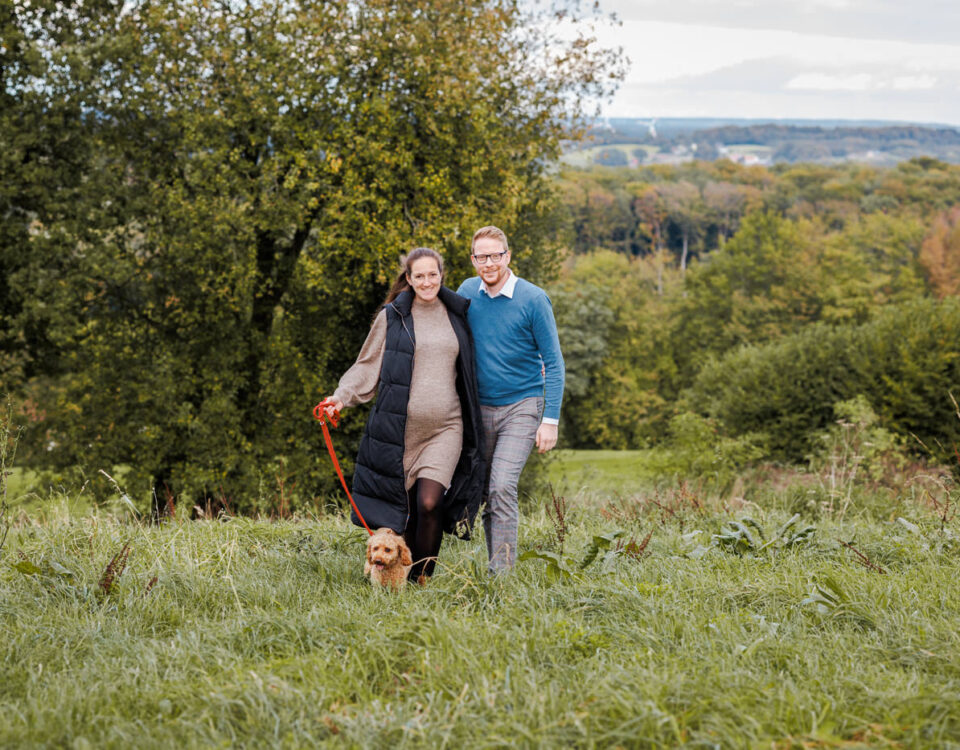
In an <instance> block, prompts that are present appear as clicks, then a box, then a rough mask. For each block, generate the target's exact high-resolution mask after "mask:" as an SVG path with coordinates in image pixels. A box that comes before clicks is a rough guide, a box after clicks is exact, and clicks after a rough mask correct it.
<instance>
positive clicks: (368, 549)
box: [367, 537, 373, 562]
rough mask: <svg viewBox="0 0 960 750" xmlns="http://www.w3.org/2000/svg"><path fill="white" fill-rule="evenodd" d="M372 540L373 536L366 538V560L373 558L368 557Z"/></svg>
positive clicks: (369, 560)
mask: <svg viewBox="0 0 960 750" xmlns="http://www.w3.org/2000/svg"><path fill="white" fill-rule="evenodd" d="M372 542H373V537H370V538H369V539H368V540H367V562H373V560H372V559H371V557H370V549H371V547H373V544H372Z"/></svg>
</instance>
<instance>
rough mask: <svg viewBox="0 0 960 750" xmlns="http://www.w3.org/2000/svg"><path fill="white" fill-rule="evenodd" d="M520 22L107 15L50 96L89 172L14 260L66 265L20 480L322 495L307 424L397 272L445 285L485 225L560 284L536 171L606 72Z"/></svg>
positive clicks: (418, 15) (280, 8) (342, 7)
mask: <svg viewBox="0 0 960 750" xmlns="http://www.w3.org/2000/svg"><path fill="white" fill-rule="evenodd" d="M87 11H88V9H87V7H86V6H78V8H77V9H76V12H77V13H84V12H87ZM537 12H538V11H536V10H533V11H531V10H530V9H529V8H528V7H527V6H525V5H521V4H519V3H515V2H510V1H509V0H475V1H474V2H467V3H464V2H461V1H460V0H440V1H439V2H437V1H436V0H433V1H432V2H426V0H424V2H403V3H400V2H388V1H387V0H366V1H365V2H360V3H357V2H353V1H352V0H349V1H348V0H343V1H342V2H326V1H325V2H320V0H300V1H299V2H285V1H282V0H272V1H271V2H264V3H257V4H241V5H237V4H222V3H211V2H208V1H207V0H194V1H193V2H189V3H178V2H172V1H165V0H158V1H155V2H142V3H137V4H134V5H132V6H130V7H128V8H126V9H125V12H124V13H122V14H119V15H115V16H111V17H110V18H109V20H110V24H109V27H108V28H106V29H104V30H103V33H102V34H101V35H100V36H99V38H98V39H97V40H96V42H97V44H96V47H97V55H96V57H95V58H93V59H91V60H90V64H89V65H88V67H87V68H86V69H85V71H86V72H85V74H84V77H83V79H82V80H79V81H77V80H75V79H74V76H75V69H74V68H72V67H70V66H64V67H63V68H61V69H58V70H56V71H52V72H48V74H49V76H50V78H51V81H50V83H49V85H50V86H51V87H52V90H55V89H56V88H57V87H58V86H66V85H74V86H77V87H78V88H79V89H80V90H81V91H82V92H83V95H84V97H86V98H85V99H84V101H85V102H86V104H85V109H84V117H85V118H86V119H87V125H88V127H89V128H90V131H91V132H90V134H88V135H87V136H85V138H86V139H87V140H85V144H92V149H93V151H94V152H95V153H96V160H95V163H94V166H95V169H94V170H93V171H92V172H91V173H90V175H89V180H88V181H87V182H85V183H84V190H83V192H82V194H81V195H79V196H78V198H77V200H76V202H75V205H74V209H73V211H72V213H71V214H70V215H68V216H66V217H57V216H51V217H50V218H49V220H48V221H47V222H45V223H44V224H43V226H42V227H41V228H39V229H38V231H36V232H35V233H34V234H33V235H32V236H31V238H30V242H29V244H28V246H27V247H25V248H23V249H22V252H30V253H35V254H36V256H37V257H41V258H53V257H55V256H56V257H59V258H60V264H59V266H57V267H52V268H50V269H49V270H46V271H44V275H43V280H44V284H45V286H43V288H44V289H46V290H48V292H49V294H48V296H47V297H46V300H45V301H46V302H47V303H48V304H50V305H52V306H53V307H55V308H56V309H57V310H58V311H60V312H59V319H58V321H57V326H56V330H55V335H56V340H57V344H58V347H59V349H60V352H61V358H62V360H63V363H64V370H65V372H64V374H63V375H62V376H61V377H59V378H58V379H56V381H53V382H51V383H49V384H48V385H47V387H46V391H45V394H46V395H45V398H46V399H47V400H48V401H49V402H50V403H51V405H53V406H55V408H54V409H52V414H51V416H50V417H49V419H48V420H47V422H46V424H45V425H44V426H45V428H46V430H47V433H46V434H47V435H48V436H49V438H50V440H51V442H52V446H53V450H49V451H42V452H41V451H36V452H35V454H34V459H35V460H42V461H43V462H44V463H46V464H47V465H49V466H52V467H57V468H61V469H62V468H67V467H77V468H79V469H81V470H85V471H87V472H90V471H92V470H94V469H96V468H101V467H102V468H107V467H112V466H116V465H126V466H127V467H128V472H127V475H126V480H127V481H128V482H129V483H130V486H131V488H132V489H136V490H138V491H140V490H143V489H147V488H154V489H155V490H156V491H157V492H158V493H159V494H160V497H159V498H158V504H159V505H162V503H163V497H162V496H163V494H165V493H166V492H167V491H169V492H171V493H175V494H179V493H183V492H185V493H187V494H188V495H189V496H191V497H194V498H198V499H199V498H202V497H207V498H209V497H211V496H213V495H215V496H217V497H218V498H220V500H222V501H223V502H225V503H227V504H230V505H232V506H233V507H234V508H236V507H237V506H238V505H241V506H242V505H243V504H246V507H248V508H249V507H251V506H250V505H249V503H250V502H251V498H253V499H256V498H258V497H260V498H263V497H265V496H270V495H272V494H273V492H274V485H275V484H276V483H278V482H284V483H285V486H287V487H289V486H290V484H291V483H292V482H296V483H298V485H299V487H300V492H301V493H302V495H303V496H305V497H309V496H310V495H311V494H312V493H314V492H316V491H318V490H319V489H321V488H322V487H323V486H325V485H324V483H323V482H322V481H321V478H320V472H322V473H323V474H327V473H328V472H327V467H326V466H325V465H323V464H319V463H318V456H319V454H320V453H321V450H322V448H321V445H322V442H320V441H319V439H318V435H317V430H316V428H315V426H314V425H313V424H312V423H311V418H310V414H309V410H310V407H311V406H312V404H313V403H315V402H316V401H317V400H318V399H319V398H320V397H321V396H322V395H324V394H325V393H327V392H329V391H330V390H331V389H332V387H333V385H334V384H335V381H336V378H337V377H338V376H339V374H340V373H341V372H342V371H343V369H345V367H346V366H347V364H348V363H349V361H350V359H351V358H352V356H353V355H354V354H355V352H356V350H357V349H358V347H359V343H360V341H362V338H363V336H364V335H365V333H366V330H367V328H368V325H369V322H370V319H371V317H372V315H373V313H374V311H375V309H376V305H377V302H378V300H379V298H380V296H381V295H382V293H383V291H384V290H385V287H386V285H387V284H388V282H389V281H390V280H391V278H392V276H393V275H394V274H395V271H396V268H397V258H398V256H399V254H400V253H401V252H402V251H404V250H405V249H408V248H410V247H412V246H415V245H418V244H428V245H432V246H435V247H437V248H438V249H439V250H441V251H442V252H445V253H446V254H447V255H448V256H449V259H450V266H451V268H450V271H451V275H452V277H453V281H457V280H458V279H459V278H462V277H463V276H464V275H465V274H466V273H467V272H468V271H467V269H468V267H469V266H468V252H469V245H468V243H469V236H470V233H471V232H472V230H473V229H474V228H476V227H477V226H479V225H482V224H486V223H496V224H498V225H500V226H502V227H504V229H505V230H506V231H507V232H508V234H509V235H510V236H511V239H512V241H513V242H512V248H513V250H514V257H515V264H516V266H517V267H518V269H519V270H520V271H521V273H523V274H524V275H526V276H530V277H532V278H535V279H543V278H547V277H548V276H549V273H550V269H551V267H552V266H553V265H554V264H555V258H556V250H557V244H556V240H555V238H554V237H552V236H551V235H550V234H549V232H546V231H544V230H545V228H547V227H548V226H549V225H550V223H551V222H552V219H553V218H554V207H555V202H554V192H553V190H552V187H551V184H550V181H549V174H548V168H549V164H550V163H551V162H552V161H553V160H554V159H555V158H556V157H557V155H558V153H559V149H560V143H561V139H562V138H563V137H564V136H565V135H567V134H568V133H569V128H570V127H571V123H573V124H574V125H576V122H577V119H578V118H579V117H580V115H581V114H582V113H583V111H584V109H583V107H584V106H585V103H586V100H588V99H589V98H591V97H595V96H599V95H603V94H604V93H605V92H606V91H607V90H608V88H609V86H610V85H612V84H613V83H615V78H616V76H617V74H618V70H617V67H616V66H617V58H616V55H615V54H614V53H609V52H607V51H604V50H598V49H597V48H596V47H595V45H594V44H592V43H591V42H590V40H589V38H584V37H580V38H577V39H574V40H573V41H570V40H569V39H568V40H567V41H565V42H564V41H562V40H561V39H560V38H559V37H557V36H555V35H553V34H552V32H551V31H550V29H551V28H553V26H551V24H550V23H548V21H550V20H551V19H553V18H554V17H553V16H551V15H549V14H547V15H539V16H538V15H534V14H535V13H537ZM20 23H21V26H22V27H23V29H24V33H25V34H29V33H30V27H29V25H27V24H24V23H23V22H22V19H21V21H20ZM43 85H46V84H43ZM80 221H82V222H85V223H86V225H87V227H88V229H87V231H86V233H85V234H84V235H83V236H81V235H80V234H78V233H77V232H76V227H75V224H76V223H78V222H80ZM51 237H62V238H63V242H58V243H53V242H51V240H50V238H51ZM38 289H40V285H38V286H36V287H35V288H34V292H35V293H36V291H37V290H38ZM361 422H362V419H361V418H360V415H357V416H356V417H355V418H354V419H352V420H351V422H350V425H349V426H348V427H347V436H348V437H350V436H352V437H355V436H356V434H357V433H358V431H359V428H360V425H361ZM343 445H344V446H345V447H346V450H345V451H344V452H345V453H346V454H347V455H349V454H350V453H351V450H350V449H349V447H348V446H349V442H345V443H343ZM327 486H329V485H327Z"/></svg>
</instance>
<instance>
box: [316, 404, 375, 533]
mask: <svg viewBox="0 0 960 750" xmlns="http://www.w3.org/2000/svg"><path fill="white" fill-rule="evenodd" d="M328 406H333V401H331V400H330V399H329V398H325V399H324V400H323V401H321V402H320V403H319V404H317V405H316V406H315V407H313V416H314V418H315V419H316V420H317V421H318V422H319V423H320V426H321V427H322V428H323V439H324V440H325V441H326V443H327V452H328V453H329V454H330V460H331V461H333V468H334V469H336V470H337V476H338V477H340V484H342V485H343V491H344V492H346V493H347V497H348V498H350V505H352V506H353V511H354V513H356V514H357V518H359V519H360V523H362V524H363V528H365V529H366V530H367V533H368V534H369V535H370V536H373V532H372V531H371V530H370V527H369V526H367V522H366V521H364V520H363V516H361V515H360V509H359V508H358V507H357V504H356V503H355V502H353V495H351V494H350V489H349V488H348V487H347V480H346V479H344V478H343V471H342V470H341V469H340V462H339V461H338V460H337V452H336V451H335V450H334V449H333V441H332V440H331V439H330V430H329V429H327V420H328V419H329V420H330V424H332V425H333V426H334V427H336V426H337V425H339V424H340V412H339V411H334V412H333V416H329V417H328V416H327V412H326V411H324V409H325V408H326V407H328Z"/></svg>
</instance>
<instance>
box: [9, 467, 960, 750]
mask: <svg viewBox="0 0 960 750" xmlns="http://www.w3.org/2000/svg"><path fill="white" fill-rule="evenodd" d="M637 461H640V462H641V463H642V456H641V455H639V454H636V455H631V454H625V455H620V456H618V455H617V454H615V453H610V454H607V453H598V454H596V455H593V454H592V453H588V452H576V453H574V452H565V453H561V454H560V455H559V457H558V458H557V459H556V460H555V461H554V462H552V463H551V464H550V466H549V471H550V472H551V476H552V478H553V479H554V480H557V481H558V482H559V480H560V479H562V478H564V477H565V479H564V481H566V482H567V484H566V485H561V484H556V485H555V490H554V493H553V494H550V493H543V494H538V495H535V496H527V497H526V498H524V518H523V522H522V527H521V539H520V544H521V549H520V552H521V553H522V555H524V559H522V560H521V561H520V562H519V563H518V565H517V567H516V569H515V571H514V572H512V573H510V574H507V575H503V576H500V577H495V578H491V577H490V576H488V575H487V573H486V570H485V557H486V556H485V551H484V548H483V542H482V538H476V539H474V540H473V541H470V542H461V541H456V540H452V539H450V538H448V539H447V541H446V542H445V543H444V547H443V550H442V551H441V556H440V563H439V568H438V574H437V575H436V576H435V578H434V579H433V580H432V581H431V582H430V584H429V585H428V586H426V587H425V588H414V587H408V588H407V589H406V590H405V591H403V592H401V593H400V594H396V595H394V594H389V593H386V592H383V591H376V590H373V589H372V588H371V587H370V585H369V583H368V582H367V581H366V580H365V579H364V578H363V576H362V572H361V560H362V554H363V546H364V540H365V535H364V533H363V531H362V530H359V529H357V528H354V527H352V526H351V525H350V524H349V523H348V522H347V521H346V520H345V519H344V516H343V514H342V512H341V511H340V510H339V509H337V508H334V507H331V508H330V509H329V510H328V512H326V513H323V514H320V515H315V516H310V517H301V518H295V519H288V520H280V521H270V520H257V519H250V518H235V517H220V518H218V519H208V520H186V519H184V518H182V517H180V518H175V519H172V520H170V521H166V522H164V523H163V524H162V525H159V526H157V525H153V524H149V523H146V522H144V521H143V520H141V519H140V518H138V516H137V515H136V512H135V511H134V510H133V509H132V508H127V506H125V505H124V504H122V503H118V504H117V505H115V506H111V507H112V510H107V509H105V508H103V507H101V508H93V509H90V510H88V511H87V512H85V513H79V512H77V510H76V506H75V501H74V499H71V498H70V497H69V496H63V497H56V496H54V497H51V498H50V499H48V500H47V501H46V502H45V503H44V504H43V506H42V513H40V511H39V510H37V507H38V506H33V505H31V506H20V507H19V508H17V509H14V510H12V511H9V512H8V516H9V518H8V522H9V523H10V530H9V533H8V535H7V537H6V541H5V544H4V547H3V549H2V552H0V644H2V646H0V648H2V670H3V671H2V675H0V677H2V679H0V715H2V716H3V721H2V722H0V746H3V747H70V748H85V747H105V748H110V747H130V746H136V747H138V748H153V747H211V746H238V747H278V748H280V747H315V746H331V747H373V746H392V747H431V748H434V747H504V746H520V747H558V746H575V747H674V746H687V747H731V748H754V747H757V748H759V747H764V748H769V747H776V748H787V747H798V748H799V747H804V748H809V747H948V746H951V745H954V746H956V745H958V744H960V709H958V706H960V629H958V627H957V624H958V622H960V619H958V617H960V575H958V574H960V565H958V552H960V537H958V533H957V528H956V524H957V521H956V520H954V518H953V515H952V511H951V508H950V507H949V506H948V507H945V506H944V502H947V503H954V502H955V501H956V495H955V494H950V492H953V490H950V491H948V492H946V494H939V495H938V494H936V493H933V494H931V493H930V492H926V493H924V492H918V491H915V489H908V490H904V491H903V492H901V493H899V494H896V495H894V494H891V493H889V492H884V491H881V490H880V489H870V488H864V489H863V491H862V494H859V495H855V496H854V499H855V501H856V502H855V503H854V504H849V505H846V506H841V505H837V504H831V503H829V502H828V500H829V498H828V497H827V495H824V494H822V493H821V494H817V493H816V492H813V491H812V490H811V491H810V492H806V491H798V489H797V487H796V486H793V487H787V486H783V483H782V482H781V483H780V484H777V483H776V482H770V481H765V482H764V481H761V479H760V478H759V477H758V478H756V479H755V480H751V481H755V484H749V483H748V484H747V485H746V486H745V487H741V488H740V489H743V490H744V491H742V492H740V494H737V492H735V491H728V492H726V493H719V492H714V493H711V492H706V491H701V490H700V489H698V488H696V487H690V486H685V485H679V486H676V485H671V486H661V487H659V488H656V489H654V488H652V485H648V488H647V489H643V488H641V487H639V486H633V487H630V488H629V489H624V488H625V487H628V486H629V477H630V472H631V470H632V467H634V463H635V462H637ZM588 485H589V486H588ZM618 487H620V488H621V489H622V491H617V488H618ZM805 492H806V494H805ZM871 492H872V493H873V494H872V495H870V494H869V493H871ZM868 496H869V497H870V498H872V504H871V503H866V502H863V501H864V500H865V499H866V498H868ZM825 498H826V499H825ZM938 498H939V499H938ZM28 507H29V510H27V508H28ZM71 508H72V510H71ZM478 526H479V525H478ZM479 534H480V535H482V531H480V532H479ZM124 550H126V552H124ZM111 561H112V564H111Z"/></svg>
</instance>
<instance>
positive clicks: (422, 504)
mask: <svg viewBox="0 0 960 750" xmlns="http://www.w3.org/2000/svg"><path fill="white" fill-rule="evenodd" d="M443 491H444V487H443V485H442V484H440V482H435V481H434V480H432V479H418V480H417V481H416V483H415V484H414V485H413V487H411V488H410V495H409V499H410V522H409V523H408V524H407V530H406V532H405V533H404V538H405V539H406V542H407V546H408V547H409V548H410V556H411V557H412V558H413V567H412V568H410V575H409V578H410V580H411V581H416V580H418V579H419V578H420V576H421V575H425V576H427V577H428V578H429V577H430V576H432V575H433V569H434V567H435V565H436V562H437V555H438V554H439V553H440V542H442V541H443Z"/></svg>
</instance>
